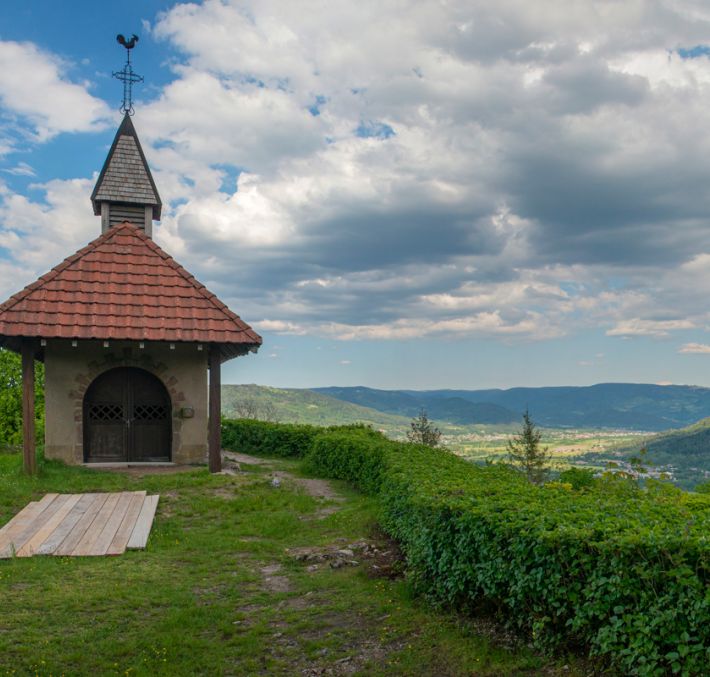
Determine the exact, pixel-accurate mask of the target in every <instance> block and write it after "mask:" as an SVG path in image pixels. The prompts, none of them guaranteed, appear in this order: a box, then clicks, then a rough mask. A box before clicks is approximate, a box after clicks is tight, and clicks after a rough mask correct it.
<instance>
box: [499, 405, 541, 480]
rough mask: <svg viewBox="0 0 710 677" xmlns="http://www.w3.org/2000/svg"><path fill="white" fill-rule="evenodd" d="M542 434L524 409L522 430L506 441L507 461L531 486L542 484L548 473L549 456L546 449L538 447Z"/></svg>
mask: <svg viewBox="0 0 710 677" xmlns="http://www.w3.org/2000/svg"><path fill="white" fill-rule="evenodd" d="M541 439H542V433H541V432H540V431H539V430H538V428H537V426H536V425H535V424H534V423H533V421H532V418H530V412H529V411H528V410H527V409H526V410H525V413H524V414H523V427H522V430H521V431H520V432H519V433H518V434H517V435H514V436H513V438H512V439H509V440H508V444H507V449H508V459H509V461H510V463H511V465H513V467H515V468H517V469H518V470H520V471H521V472H523V473H525V476H526V477H527V478H528V480H530V482H532V483H533V484H542V483H543V482H544V481H545V478H546V477H547V473H548V472H549V463H550V458H551V454H550V453H549V451H548V448H547V447H541V446H540V440H541Z"/></svg>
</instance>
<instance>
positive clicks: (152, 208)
mask: <svg viewBox="0 0 710 677" xmlns="http://www.w3.org/2000/svg"><path fill="white" fill-rule="evenodd" d="M91 203H92V206H93V210H94V214H95V215H96V216H99V217H100V224H101V226H100V235H99V236H98V237H97V238H96V239H95V240H93V241H92V242H90V243H89V244H87V245H86V246H85V247H83V248H82V249H80V250H79V251H77V252H76V253H75V254H73V255H71V256H69V257H68V258H66V259H65V260H64V261H62V262H61V263H60V264H59V265H57V266H56V267H54V268H52V270H50V271H49V272H48V273H46V274H44V275H42V276H41V277H40V278H39V279H38V280H37V281H35V282H33V283H32V284H30V285H29V286H27V287H25V288H24V289H23V290H22V291H20V292H18V293H17V294H15V295H14V296H12V297H10V298H9V299H8V300H7V301H5V302H4V303H3V304H2V305H0V345H1V346H3V347H5V348H8V349H10V350H13V351H16V352H18V353H21V355H22V367H23V425H24V431H23V433H24V452H25V468H26V469H27V470H28V471H30V472H32V471H33V468H34V456H35V450H34V436H35V430H34V387H33V384H34V362H35V360H39V361H41V362H44V366H45V440H44V451H45V456H46V457H47V458H51V459H59V460H62V461H64V462H66V463H68V464H95V465H97V464H98V465H100V464H107V463H108V464H117V463H118V464H123V463H126V464H138V463H176V464H190V463H202V462H204V461H205V460H207V459H209V465H210V469H211V470H212V471H213V472H216V471H218V470H219V469H220V462H221V461H220V445H221V438H220V408H221V399H220V386H221V377H220V370H221V365H222V364H223V363H224V362H225V361H227V360H230V359H232V358H234V357H238V356H240V355H245V354H246V353H248V352H256V350H257V349H258V348H259V346H260V345H261V341H262V340H261V337H260V336H259V335H258V334H257V333H256V332H254V331H253V330H252V329H251V327H250V326H249V325H248V324H246V323H245V322H244V321H243V320H241V319H240V318H239V316H237V315H236V314H235V313H233V312H232V311H231V310H230V309H229V308H227V306H226V305H225V304H224V303H222V302H221V301H220V300H219V299H218V298H217V297H216V296H215V295H214V294H213V293H211V292H210V291H209V290H208V289H207V288H205V286H204V285H202V284H201V283H200V282H198V281H197V280H196V279H195V278H194V277H193V276H192V275H191V274H190V273H189V272H188V271H187V270H185V269H184V268H183V267H182V266H181V265H180V264H179V263H178V262H177V261H175V260H174V259H173V258H172V257H171V256H170V255H169V254H168V253H166V252H165V251H164V250H163V249H161V248H160V247H159V246H158V245H157V244H156V243H155V242H154V241H153V239H152V235H153V222H154V221H156V220H160V218H161V209H162V203H161V200H160V196H159V194H158V189H157V187H156V185H155V182H154V180H153V176H152V174H151V171H150V168H149V166H148V163H147V161H146V158H145V155H144V153H143V149H142V147H141V144H140V141H139V139H138V135H137V134H136V130H135V127H134V125H133V121H132V119H131V115H130V113H129V112H128V111H126V113H125V115H124V117H123V121H122V122H121V125H120V127H119V128H118V131H117V133H116V136H115V138H114V141H113V144H112V145H111V148H110V150H109V153H108V156H107V157H106V161H105V163H104V165H103V168H102V170H101V173H100V174H99V177H98V180H97V182H96V186H95V188H94V190H93V193H92V194H91ZM97 225H98V223H97ZM67 227H68V228H70V227H71V224H67ZM97 230H98V228H97ZM208 375H209V379H208Z"/></svg>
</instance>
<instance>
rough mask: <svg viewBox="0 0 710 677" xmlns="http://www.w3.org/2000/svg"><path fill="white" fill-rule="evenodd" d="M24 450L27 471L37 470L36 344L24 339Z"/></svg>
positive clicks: (32, 472) (32, 473)
mask: <svg viewBox="0 0 710 677" xmlns="http://www.w3.org/2000/svg"><path fill="white" fill-rule="evenodd" d="M22 451H23V457H24V468H25V472H26V473H27V474H29V475H34V474H35V473H36V472H37V461H36V458H35V344H34V341H33V340H32V339H22Z"/></svg>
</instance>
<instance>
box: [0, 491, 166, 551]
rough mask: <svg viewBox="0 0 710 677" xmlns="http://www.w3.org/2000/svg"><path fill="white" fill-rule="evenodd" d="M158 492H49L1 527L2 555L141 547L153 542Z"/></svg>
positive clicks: (0, 548) (133, 548)
mask: <svg viewBox="0 0 710 677" xmlns="http://www.w3.org/2000/svg"><path fill="white" fill-rule="evenodd" d="M159 498H160V497H159V496H158V495H155V496H146V492H145V491H124V492H121V493H115V494H46V495H45V496H43V497H42V499H41V500H39V501H33V502H32V503H30V504H29V505H27V506H26V507H25V508H23V509H22V510H21V511H20V512H19V513H18V514H17V515H15V517H13V518H12V519H11V520H10V521H9V522H8V523H7V524H6V525H5V526H4V527H3V528H2V529H0V558H8V557H13V556H16V557H32V555H57V556H68V557H78V556H101V555H120V554H122V553H123V552H125V551H126V549H127V548H128V549H129V550H141V549H143V548H145V546H146V543H147V542H148V535H149V534H150V529H151V527H152V526H153V517H154V516H155V510H156V508H157V507H158V499H159Z"/></svg>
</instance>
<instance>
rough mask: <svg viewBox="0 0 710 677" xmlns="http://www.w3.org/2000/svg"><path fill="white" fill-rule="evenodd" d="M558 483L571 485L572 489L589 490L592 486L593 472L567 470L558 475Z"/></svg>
mask: <svg viewBox="0 0 710 677" xmlns="http://www.w3.org/2000/svg"><path fill="white" fill-rule="evenodd" d="M558 479H559V481H560V482H563V483H565V484H571V485H572V488H573V489H576V490H580V489H589V488H591V487H593V486H594V483H595V480H594V470H593V469H592V468H568V469H567V470H563V471H562V472H561V473H560V476H559V478H558Z"/></svg>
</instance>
